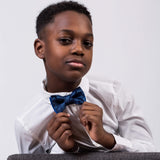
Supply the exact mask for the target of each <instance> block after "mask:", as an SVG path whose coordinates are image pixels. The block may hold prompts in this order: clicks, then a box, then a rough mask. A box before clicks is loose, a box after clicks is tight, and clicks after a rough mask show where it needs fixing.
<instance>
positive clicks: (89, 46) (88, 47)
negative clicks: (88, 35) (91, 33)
mask: <svg viewBox="0 0 160 160" xmlns="http://www.w3.org/2000/svg"><path fill="white" fill-rule="evenodd" d="M83 45H84V46H85V48H87V49H90V48H91V47H92V46H93V42H92V41H89V40H85V41H84V42H83Z"/></svg>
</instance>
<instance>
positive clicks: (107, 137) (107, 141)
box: [100, 131, 116, 149]
mask: <svg viewBox="0 0 160 160" xmlns="http://www.w3.org/2000/svg"><path fill="white" fill-rule="evenodd" d="M102 135H103V136H102V138H101V141H100V144H101V145H102V146H104V147H105V148H107V149H112V148H113V147H114V146H115V144H116V141H115V138H114V136H113V135H112V134H110V133H108V132H106V131H104V134H102Z"/></svg>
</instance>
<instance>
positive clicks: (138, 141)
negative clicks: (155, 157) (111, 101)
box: [112, 88, 155, 152]
mask: <svg viewBox="0 0 160 160" xmlns="http://www.w3.org/2000/svg"><path fill="white" fill-rule="evenodd" d="M115 108H116V114H117V118H118V124H119V125H118V135H115V134H114V135H113V136H114V138H115V141H116V145H115V146H114V148H113V149H112V150H113V151H129V152H153V151H155V147H154V144H153V139H152V135H151V131H150V129H149V127H148V125H147V123H146V122H145V120H144V118H143V114H142V112H141V109H140V107H138V106H137V105H136V104H135V100H134V98H133V96H131V95H129V94H127V93H126V91H125V90H124V89H123V88H121V89H120V90H119V91H118V93H117V97H116V101H115Z"/></svg>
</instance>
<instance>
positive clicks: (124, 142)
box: [111, 134, 132, 151]
mask: <svg viewBox="0 0 160 160" xmlns="http://www.w3.org/2000/svg"><path fill="white" fill-rule="evenodd" d="M113 136H114V138H115V141H116V144H115V146H114V147H113V148H112V149H111V151H131V148H132V143H131V142H130V141H129V140H128V139H126V138H123V137H121V136H117V135H114V134H113Z"/></svg>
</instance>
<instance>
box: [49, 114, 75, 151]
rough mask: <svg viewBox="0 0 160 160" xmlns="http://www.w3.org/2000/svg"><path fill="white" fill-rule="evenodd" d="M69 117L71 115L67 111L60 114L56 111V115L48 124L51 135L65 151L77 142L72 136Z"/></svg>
mask: <svg viewBox="0 0 160 160" xmlns="http://www.w3.org/2000/svg"><path fill="white" fill-rule="evenodd" d="M69 117H70V115H69V114H68V113H65V112H60V113H58V114H56V113H55V112H54V117H53V118H52V119H51V120H50V122H49V123H48V126H47V130H48V134H49V136H50V137H51V138H52V139H54V140H55V141H56V142H57V143H58V145H59V146H60V147H61V148H62V149H63V150H64V151H68V150H70V149H72V148H73V147H74V144H75V142H74V140H73V139H72V137H71V135H72V131H71V126H70V120H69Z"/></svg>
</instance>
